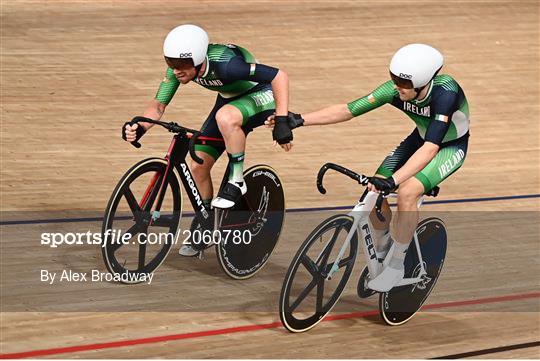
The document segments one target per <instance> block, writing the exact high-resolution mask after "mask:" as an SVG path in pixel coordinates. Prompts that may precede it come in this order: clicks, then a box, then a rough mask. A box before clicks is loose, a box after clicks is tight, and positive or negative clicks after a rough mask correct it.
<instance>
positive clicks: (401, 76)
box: [399, 73, 412, 79]
mask: <svg viewBox="0 0 540 361" xmlns="http://www.w3.org/2000/svg"><path fill="white" fill-rule="evenodd" d="M399 77H400V78H403V79H412V75H409V74H404V73H399Z"/></svg>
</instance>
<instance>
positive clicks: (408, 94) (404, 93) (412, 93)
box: [394, 85, 416, 102]
mask: <svg viewBox="0 0 540 361" xmlns="http://www.w3.org/2000/svg"><path fill="white" fill-rule="evenodd" d="M394 86H395V88H396V89H397V91H398V93H399V99H401V100H403V101H404V102H406V101H409V100H413V99H414V98H415V97H416V90H414V89H409V88H402V87H400V86H398V85H394Z"/></svg>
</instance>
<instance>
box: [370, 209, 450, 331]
mask: <svg viewBox="0 0 540 361" xmlns="http://www.w3.org/2000/svg"><path fill="white" fill-rule="evenodd" d="M416 232H417V234H418V243H419V244H420V251H421V253H422V258H423V260H424V262H425V264H426V265H425V268H426V272H427V275H426V276H427V278H425V280H426V282H422V283H417V284H413V285H406V286H399V287H394V288H393V289H391V290H390V291H388V292H383V293H380V295H379V313H380V315H381V317H382V318H383V320H384V322H386V324H388V325H390V326H398V325H402V324H404V323H405V322H407V321H409V320H410V319H411V318H412V317H413V316H414V315H415V314H416V313H417V312H418V311H419V310H420V309H421V308H422V305H423V304H424V303H425V301H426V300H427V298H428V296H429V295H430V293H431V291H433V288H434V287H435V284H436V283H437V280H438V278H439V276H440V274H441V271H442V268H443V265H444V259H445V256H446V248H447V233H446V227H445V225H444V222H443V221H442V220H441V219H439V218H435V217H431V218H426V219H424V220H423V221H421V222H420V223H419V224H418V227H417V228H416ZM419 266H420V264H419V260H418V254H417V252H416V248H415V244H414V242H411V245H410V246H409V249H408V250H407V255H406V256H405V277H406V278H408V277H414V276H415V272H418V270H419Z"/></svg>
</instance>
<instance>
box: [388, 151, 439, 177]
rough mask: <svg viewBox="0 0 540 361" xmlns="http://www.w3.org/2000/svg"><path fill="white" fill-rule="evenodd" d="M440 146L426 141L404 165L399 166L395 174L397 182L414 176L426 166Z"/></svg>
mask: <svg viewBox="0 0 540 361" xmlns="http://www.w3.org/2000/svg"><path fill="white" fill-rule="evenodd" d="M438 151H439V146H438V145H437V144H435V143H431V142H425V143H424V145H422V146H421V147H420V148H419V149H418V150H417V151H416V152H414V154H413V155H412V156H411V157H410V158H409V160H407V162H406V163H405V164H404V165H403V167H401V168H399V169H398V170H397V171H396V172H395V173H394V175H393V177H394V180H395V182H396V184H401V183H403V182H405V181H406V180H407V179H409V178H411V177H413V176H414V175H415V174H416V173H418V172H420V171H421V170H422V169H424V168H425V166H426V165H428V163H429V162H430V161H431V160H432V159H433V158H434V157H435V156H436V155H437V152H438Z"/></svg>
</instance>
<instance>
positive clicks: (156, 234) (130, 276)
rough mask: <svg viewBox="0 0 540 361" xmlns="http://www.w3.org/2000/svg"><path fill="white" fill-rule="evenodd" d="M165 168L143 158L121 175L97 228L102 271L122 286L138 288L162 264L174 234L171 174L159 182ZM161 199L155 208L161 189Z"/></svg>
mask: <svg viewBox="0 0 540 361" xmlns="http://www.w3.org/2000/svg"><path fill="white" fill-rule="evenodd" d="M166 168H167V162H166V161H165V160H164V159H161V158H149V159H145V160H143V161H141V162H139V163H137V164H135V165H134V166H133V167H132V168H131V169H130V170H128V171H127V172H126V174H124V176H123V177H122V179H120V181H119V182H118V184H117V186H116V188H115V189H114V191H113V194H112V195H111V198H110V200H109V203H108V205H107V208H106V210H105V216H104V218H103V226H102V240H103V244H102V248H101V251H102V255H103V260H104V262H105V265H106V267H107V270H108V271H109V272H111V273H113V274H115V275H119V277H118V278H119V281H120V282H122V283H138V282H142V281H143V280H144V279H142V275H143V274H146V275H147V274H149V273H152V272H154V271H155V270H156V269H157V268H158V267H159V266H160V265H161V264H162V263H163V261H164V260H165V258H166V256H167V254H168V253H169V251H170V250H171V247H172V245H173V244H174V243H175V241H176V238H177V236H178V233H179V225H180V217H181V213H182V198H181V192H180V182H179V179H178V175H177V174H176V172H174V171H173V172H171V173H170V176H169V177H168V179H166V180H165V181H164V176H165V173H166ZM162 186H163V187H165V189H166V190H165V196H164V199H163V202H162V204H161V207H159V209H158V208H156V207H155V203H156V202H155V201H156V199H157V197H158V194H159V191H160V189H161V187H162Z"/></svg>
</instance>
